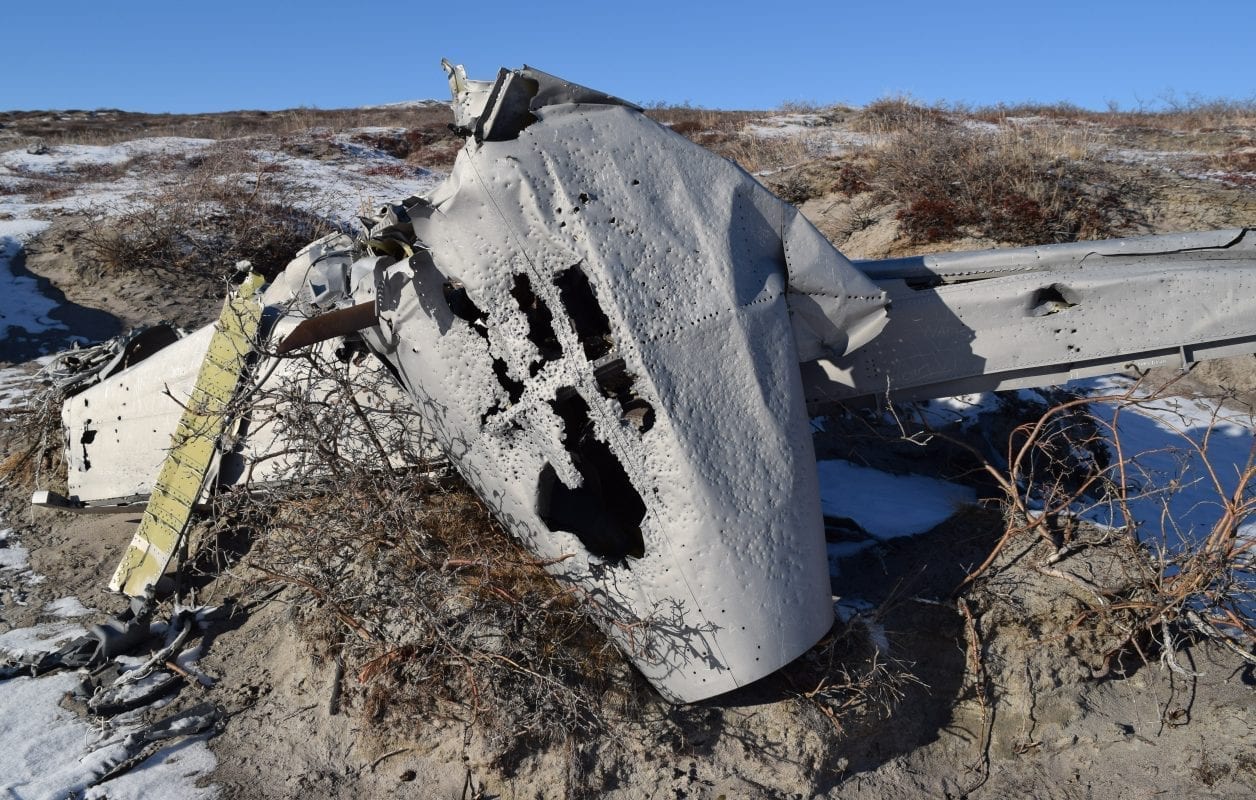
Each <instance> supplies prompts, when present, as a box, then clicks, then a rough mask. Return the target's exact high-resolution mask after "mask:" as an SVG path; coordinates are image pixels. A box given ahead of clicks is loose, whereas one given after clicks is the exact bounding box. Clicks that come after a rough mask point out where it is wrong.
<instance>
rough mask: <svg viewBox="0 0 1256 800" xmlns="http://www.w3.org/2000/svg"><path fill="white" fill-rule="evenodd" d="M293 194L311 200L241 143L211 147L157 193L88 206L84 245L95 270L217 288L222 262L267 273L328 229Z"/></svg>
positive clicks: (277, 270) (271, 274)
mask: <svg viewBox="0 0 1256 800" xmlns="http://www.w3.org/2000/svg"><path fill="white" fill-rule="evenodd" d="M307 194H308V193H307ZM298 200H311V201H314V200H315V199H314V198H309V197H306V196H303V195H302V193H301V191H300V190H299V189H294V188H293V187H291V186H288V185H287V184H285V183H283V182H281V180H280V176H278V175H277V172H276V169H275V168H274V166H273V165H270V164H267V163H266V162H263V161H259V160H258V159H257V157H256V156H254V155H253V154H251V153H250V152H248V151H247V150H246V149H245V148H244V147H243V146H242V145H221V146H216V147H214V148H211V149H209V150H208V151H206V153H204V154H203V156H201V157H198V158H197V159H195V160H191V161H188V162H186V163H185V165H184V171H183V174H181V175H179V176H178V179H177V180H176V181H174V182H171V183H167V184H166V185H165V186H163V187H162V188H161V189H160V190H159V191H158V192H157V193H156V194H154V195H152V196H149V197H146V198H144V199H143V200H141V201H139V202H138V203H135V204H128V205H125V206H122V207H120V208H102V209H97V210H96V211H95V212H94V213H92V214H91V216H90V222H89V224H88V226H87V228H86V229H85V231H84V233H83V240H84V243H85V245H86V247H85V252H86V254H87V256H88V258H89V259H90V261H91V266H92V267H93V268H94V269H95V270H96V271H98V272H100V273H125V272H130V271H135V272H141V273H147V274H150V275H153V276H156V277H158V278H161V279H163V280H166V281H169V282H171V283H172V284H176V283H177V284H178V285H179V286H180V287H181V288H182V289H184V290H185V289H186V287H187V286H188V285H189V284H191V285H192V286H200V287H201V288H202V289H204V290H207V291H209V292H211V293H212V294H217V293H218V287H219V284H220V281H221V279H222V278H223V277H224V269H230V268H231V265H233V264H235V263H236V262H238V261H242V260H247V261H249V262H251V263H252V264H253V268H254V269H255V270H257V271H259V272H261V273H262V274H264V275H266V276H267V277H272V276H274V275H275V274H276V273H278V272H279V270H281V269H282V268H283V267H284V266H285V265H286V264H287V262H288V260H289V259H290V258H291V257H292V254H293V253H294V252H296V251H297V250H299V249H300V248H301V247H303V246H304V245H305V244H306V243H308V242H309V241H311V240H312V239H315V238H317V237H318V236H321V235H323V234H324V233H328V232H330V231H331V229H332V226H331V225H330V224H329V223H328V222H326V221H325V220H324V219H323V218H322V217H320V216H318V215H316V214H313V213H310V212H308V211H304V210H302V209H301V207H300V206H301V204H300V203H299V202H298Z"/></svg>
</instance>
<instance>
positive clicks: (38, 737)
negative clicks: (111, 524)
mask: <svg viewBox="0 0 1256 800" xmlns="http://www.w3.org/2000/svg"><path fill="white" fill-rule="evenodd" d="M2 545H7V546H2ZM26 555H27V553H26V550H25V548H22V547H21V546H20V545H17V544H16V543H15V541H14V540H13V538H12V531H11V529H5V530H3V531H0V575H3V572H8V571H11V570H22V569H26V567H27V561H26ZM45 611H46V612H48V613H50V614H52V615H55V616H58V617H62V618H69V617H79V616H83V615H86V614H89V613H91V612H90V611H89V610H88V609H87V608H86V607H84V606H83V604H82V603H81V602H80V601H79V599H78V598H76V597H62V598H60V599H58V600H55V601H53V602H51V603H49V604H48V605H47V606H46V607H45ZM85 633H86V631H85V630H84V628H83V627H82V626H81V625H78V624H76V623H73V622H68V621H65V620H64V619H63V620H62V621H58V622H45V623H41V624H38V625H35V626H33V627H30V628H17V629H14V630H10V631H7V632H5V633H3V634H0V655H3V656H6V657H21V656H30V655H37V654H40V653H47V652H50V651H52V650H55V649H57V648H58V647H60V646H61V645H63V644H65V643H67V642H70V641H72V640H74V639H76V638H78V637H80V636H83V635H84V634H85ZM81 678H82V676H81V675H80V674H78V673H75V672H53V673H49V674H46V675H43V676H40V677H38V678H32V677H26V676H22V677H16V678H10V679H9V680H3V681H0V797H4V798H12V800H62V798H67V797H82V798H84V800H88V799H89V798H94V800H124V799H133V800H141V798H162V800H166V799H167V798H169V800H212V798H215V797H217V796H218V794H219V790H218V788H217V787H215V786H212V785H211V786H200V785H198V784H200V783H201V782H202V781H203V780H204V778H205V777H206V776H208V775H210V774H211V773H212V772H213V771H214V769H215V767H217V760H216V759H215V758H214V754H213V753H212V752H211V751H210V749H209V747H208V745H207V744H206V740H207V738H208V737H206V736H194V737H189V738H187V739H185V740H183V741H179V742H173V743H171V744H169V745H167V746H165V747H162V748H161V749H159V750H157V751H156V752H154V753H152V754H151V755H150V756H149V757H148V758H146V759H145V760H144V761H142V762H141V763H140V764H139V765H137V766H136V767H134V768H132V769H131V770H129V771H127V772H124V773H123V774H121V775H120V776H118V777H116V778H113V779H112V780H109V781H105V782H103V783H100V784H99V785H95V786H93V785H92V784H94V783H96V781H98V780H99V779H100V778H101V777H102V776H103V775H104V774H106V773H107V772H108V771H110V770H112V769H114V768H115V767H117V766H119V765H120V764H122V763H123V762H125V761H127V760H128V759H129V758H131V757H132V756H133V755H134V754H135V753H136V752H137V751H136V747H137V743H140V741H139V739H137V738H136V737H137V736H139V735H140V734H141V733H142V731H143V730H144V725H143V723H142V722H141V719H140V717H141V715H142V712H136V713H132V714H125V715H119V716H117V717H113V718H112V719H110V720H109V721H108V722H101V721H95V722H93V721H88V720H85V719H84V718H82V717H80V716H79V715H78V714H76V713H75V712H74V711H71V710H69V709H66V708H63V707H62V706H61V700H62V698H63V697H64V696H65V695H66V694H67V693H70V692H73V691H75V689H77V687H78V686H79V683H80V680H81ZM160 702H161V701H159V703H160ZM141 744H142V743H141Z"/></svg>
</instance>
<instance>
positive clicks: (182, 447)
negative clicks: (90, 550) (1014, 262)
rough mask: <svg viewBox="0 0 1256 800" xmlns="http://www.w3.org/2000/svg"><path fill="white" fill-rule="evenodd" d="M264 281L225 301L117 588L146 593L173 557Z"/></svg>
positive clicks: (247, 344) (252, 334) (222, 423)
mask: <svg viewBox="0 0 1256 800" xmlns="http://www.w3.org/2000/svg"><path fill="white" fill-rule="evenodd" d="M262 283H263V280H262V276H261V275H257V274H250V275H249V276H248V277H247V278H245V280H244V282H243V283H241V284H240V286H239V287H238V288H237V289H236V291H235V292H234V293H233V294H232V295H231V296H230V297H228V298H227V302H226V303H225V304H224V305H223V309H222V315H221V316H220V317H219V318H218V326H217V329H216V330H215V331H214V336H213V338H212V339H211V340H210V343H209V350H208V352H207V353H206V354H205V361H204V362H203V363H202V364H201V371H200V373H199V374H198V375H197V377H196V388H195V389H194V390H193V391H192V396H191V397H190V398H189V399H188V403H187V407H186V408H185V409H184V411H183V416H182V417H181V418H180V419H179V426H178V428H177V429H176V430H175V433H174V436H173V437H172V438H171V444H170V452H169V453H168V454H167V455H166V459H165V461H163V462H162V465H161V471H160V472H159V473H158V475H157V482H156V483H155V484H154V486H153V492H152V495H151V496H150V497H149V500H148V507H147V508H145V509H144V518H143V519H142V520H141V521H140V526H139V528H138V529H137V530H136V531H135V536H134V537H133V538H132V539H131V543H130V545H128V546H127V551H126V554H125V555H123V557H122V562H121V563H120V564H118V568H117V570H115V571H114V573H113V578H112V579H111V580H110V581H109V588H110V589H112V590H113V591H115V592H118V591H120V592H123V593H125V594H128V595H130V596H131V597H141V596H143V595H145V594H146V593H147V592H148V590H149V589H150V588H151V587H152V585H153V584H155V583H156V582H157V579H158V578H160V577H161V574H162V573H163V572H165V571H166V566H167V565H168V564H169V563H170V559H171V558H173V557H174V554H175V550H176V549H177V548H178V546H179V541H180V539H182V538H183V532H184V531H185V530H186V529H187V525H188V519H189V518H190V517H191V514H192V506H193V505H194V504H195V503H196V501H197V499H198V498H199V497H200V495H201V491H202V490H203V489H204V488H205V479H206V477H207V476H208V474H209V469H210V467H211V466H212V465H213V463H214V456H215V455H216V453H217V449H218V439H219V437H220V436H221V435H222V432H223V430H224V429H225V428H226V426H227V422H228V415H227V412H228V405H229V404H230V403H231V399H232V398H233V397H234V396H235V393H236V390H237V389H238V388H239V384H240V378H241V376H242V375H243V374H244V368H245V365H246V364H247V361H248V357H249V354H250V353H252V351H253V344H254V342H255V340H256V338H257V329H258V325H259V324H260V322H261V319H262V305H261V303H260V302H259V301H258V299H257V298H256V295H257V292H258V290H259V289H261V287H262Z"/></svg>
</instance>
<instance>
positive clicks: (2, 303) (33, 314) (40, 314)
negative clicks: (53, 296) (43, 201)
mask: <svg viewBox="0 0 1256 800" xmlns="http://www.w3.org/2000/svg"><path fill="white" fill-rule="evenodd" d="M46 227H48V223H46V222H40V221H38V220H32V219H18V220H0V342H3V341H5V340H6V339H8V338H10V336H15V335H17V334H16V331H17V330H22V331H25V332H26V333H27V334H36V333H42V332H43V331H46V330H52V329H62V330H64V329H65V325H64V324H63V323H61V322H58V321H56V320H54V319H51V318H50V317H49V316H48V315H49V314H50V313H51V312H52V311H53V310H54V309H55V308H56V307H57V304H56V303H54V302H53V301H52V300H50V299H48V298H47V297H45V296H44V295H43V294H42V293H41V292H40V291H39V284H38V283H37V282H36V280H35V279H34V278H31V277H28V276H20V277H19V276H17V275H14V274H13V270H12V261H13V259H14V258H16V257H17V255H18V253H20V252H21V249H22V244H23V242H25V241H26V240H28V239H31V238H33V237H34V236H36V235H37V234H39V233H40V231H42V230H43V229H44V228H46Z"/></svg>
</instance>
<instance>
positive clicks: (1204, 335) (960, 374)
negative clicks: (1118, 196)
mask: <svg viewBox="0 0 1256 800" xmlns="http://www.w3.org/2000/svg"><path fill="white" fill-rule="evenodd" d="M858 266H859V268H860V269H861V270H863V271H864V272H865V273H866V274H868V275H869V276H871V277H873V278H875V279H876V282H877V283H878V284H879V285H880V286H882V287H883V288H884V289H886V290H887V291H888V293H889V296H890V299H891V303H892V306H891V312H890V318H889V324H888V325H887V326H886V328H885V330H884V332H883V333H882V334H881V335H880V336H878V337H877V338H876V339H874V340H873V341H872V342H870V343H869V344H868V345H867V346H866V347H864V348H862V349H860V350H858V351H856V352H854V353H852V354H849V355H847V356H844V357H838V358H829V359H822V360H817V361H813V362H811V363H808V364H804V365H803V374H804V380H805V382H806V384H807V399H808V402H809V403H810V404H811V405H812V406H823V405H824V404H826V403H829V402H845V401H850V400H855V399H859V398H868V397H872V396H876V395H885V394H887V393H888V394H889V396H890V397H891V398H893V399H895V400H915V399H926V398H933V397H945V396H950V395H955V394H963V393H966V392H977V391H989V390H996V389H1017V388H1028V387H1033V386H1044V385H1052V384H1058V383H1064V382H1066V381H1068V380H1072V379H1076V378H1084V377H1090V376H1094V375H1104V374H1110V373H1113V372H1117V371H1120V370H1122V369H1125V368H1128V367H1131V366H1132V367H1137V368H1140V369H1145V368H1148V367H1152V366H1157V365H1163V364H1176V365H1180V366H1182V367H1183V368H1186V367H1189V366H1190V364H1191V363H1193V362H1195V361H1202V360H1205V359H1208V358H1219V357H1224V356H1233V355H1243V354H1248V353H1252V352H1256V231H1253V230H1251V229H1247V230H1241V229H1240V230H1226V231H1214V232H1206V233H1193V234H1171V235H1164V236H1148V237H1139V238H1134V239H1115V240H1108V241H1103V242H1075V243H1069V244H1064V245H1051V246H1045V247H1030V248H1017V249H1008V250H986V251H980V252H974V253H948V254H945V255H938V256H924V257H916V258H910V259H893V260H888V261H867V262H860V263H859V264H858Z"/></svg>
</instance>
